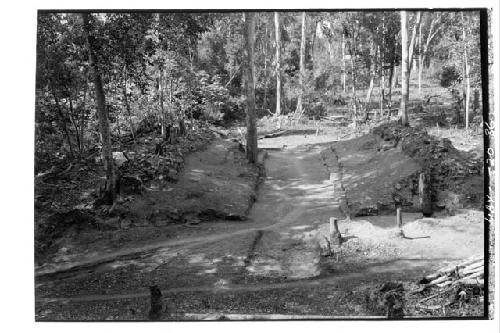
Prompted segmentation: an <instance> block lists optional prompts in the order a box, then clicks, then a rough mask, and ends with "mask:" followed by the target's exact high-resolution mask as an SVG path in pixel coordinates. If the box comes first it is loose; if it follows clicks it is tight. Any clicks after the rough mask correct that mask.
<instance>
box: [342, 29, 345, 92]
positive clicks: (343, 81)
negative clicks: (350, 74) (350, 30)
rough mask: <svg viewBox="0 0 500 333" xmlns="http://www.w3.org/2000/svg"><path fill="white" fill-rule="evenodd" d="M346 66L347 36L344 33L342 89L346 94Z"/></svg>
mask: <svg viewBox="0 0 500 333" xmlns="http://www.w3.org/2000/svg"><path fill="white" fill-rule="evenodd" d="M345 82H346V66H345V36H344V33H342V87H343V90H344V93H345V92H346V86H345Z"/></svg>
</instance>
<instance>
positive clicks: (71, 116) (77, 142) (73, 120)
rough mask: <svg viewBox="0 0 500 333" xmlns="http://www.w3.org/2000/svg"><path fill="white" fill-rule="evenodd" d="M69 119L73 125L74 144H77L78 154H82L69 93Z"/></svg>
mask: <svg viewBox="0 0 500 333" xmlns="http://www.w3.org/2000/svg"><path fill="white" fill-rule="evenodd" d="M68 99H69V120H70V121H71V124H72V125H73V128H74V129H75V137H76V144H77V146H78V155H79V156H80V155H81V154H82V144H81V142H80V132H79V129H78V124H77V123H76V121H75V118H74V117H73V114H74V108H73V101H72V99H71V95H70V96H69V98H68Z"/></svg>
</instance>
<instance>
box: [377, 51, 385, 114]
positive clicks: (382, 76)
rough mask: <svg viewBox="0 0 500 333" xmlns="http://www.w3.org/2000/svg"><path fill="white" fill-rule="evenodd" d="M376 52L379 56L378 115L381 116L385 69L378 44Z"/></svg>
mask: <svg viewBox="0 0 500 333" xmlns="http://www.w3.org/2000/svg"><path fill="white" fill-rule="evenodd" d="M378 53H379V57H380V65H381V66H380V112H379V117H382V114H383V113H384V99H385V70H384V63H383V56H382V51H381V49H380V46H379V48H378Z"/></svg>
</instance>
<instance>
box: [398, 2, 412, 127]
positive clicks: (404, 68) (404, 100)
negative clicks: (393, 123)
mask: <svg viewBox="0 0 500 333" xmlns="http://www.w3.org/2000/svg"><path fill="white" fill-rule="evenodd" d="M408 61H409V55H408V16H407V12H406V11H404V10H402V11H401V84H402V86H401V107H400V110H399V118H400V120H401V124H402V125H403V126H407V125H408V114H407V110H406V107H407V104H408V92H409V83H410V82H409V81H410V76H409V69H410V68H409V64H408Z"/></svg>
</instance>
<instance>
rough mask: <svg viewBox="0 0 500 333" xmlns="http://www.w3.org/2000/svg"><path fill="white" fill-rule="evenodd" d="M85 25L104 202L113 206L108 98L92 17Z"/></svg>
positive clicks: (86, 20) (113, 176) (85, 19)
mask: <svg viewBox="0 0 500 333" xmlns="http://www.w3.org/2000/svg"><path fill="white" fill-rule="evenodd" d="M82 19H83V25H84V30H85V34H86V37H87V46H88V50H89V64H90V68H91V70H92V74H93V75H92V78H93V81H94V88H95V94H96V100H97V114H98V118H99V131H100V132H101V140H102V160H103V161H104V169H105V171H106V184H105V186H104V193H103V197H102V199H103V201H104V203H106V204H112V203H113V202H114V200H115V198H116V178H115V168H114V165H113V153H112V151H111V135H110V130H109V119H108V110H107V108H106V98H105V95H104V89H103V87H102V81H101V74H100V72H99V65H98V63H97V56H96V52H97V50H96V46H95V40H94V37H93V36H92V33H91V32H92V22H91V16H90V14H88V13H84V14H82Z"/></svg>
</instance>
